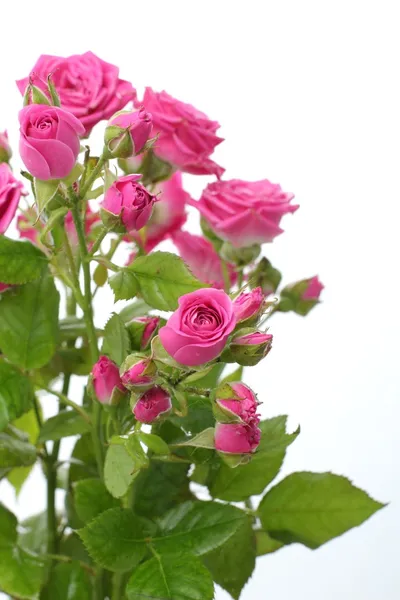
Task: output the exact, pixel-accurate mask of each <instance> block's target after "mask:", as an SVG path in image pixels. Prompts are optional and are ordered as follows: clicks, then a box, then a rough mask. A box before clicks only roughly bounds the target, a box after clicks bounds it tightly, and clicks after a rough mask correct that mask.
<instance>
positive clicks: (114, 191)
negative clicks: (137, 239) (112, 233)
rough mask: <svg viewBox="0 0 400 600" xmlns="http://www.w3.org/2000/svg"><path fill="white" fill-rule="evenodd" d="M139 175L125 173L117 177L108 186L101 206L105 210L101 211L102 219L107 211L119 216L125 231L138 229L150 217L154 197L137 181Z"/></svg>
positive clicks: (105, 217)
mask: <svg viewBox="0 0 400 600" xmlns="http://www.w3.org/2000/svg"><path fill="white" fill-rule="evenodd" d="M140 177H141V175H125V176H124V177H119V178H118V179H117V181H115V182H114V183H113V184H112V185H111V187H109V188H108V190H107V192H106V194H105V196H104V200H103V202H102V203H101V207H102V208H103V209H104V210H105V211H106V216H104V215H103V213H102V218H103V220H105V219H107V213H109V214H111V215H112V216H114V217H119V218H120V219H121V223H122V225H123V226H124V228H125V229H126V231H128V232H131V231H139V230H140V229H142V227H144V226H145V225H146V223H147V222H148V220H149V219H150V217H151V213H152V210H153V205H154V202H155V201H156V197H155V196H154V195H153V194H150V193H149V192H148V191H147V190H146V188H145V187H144V186H143V185H142V184H141V183H138V181H139V179H140Z"/></svg>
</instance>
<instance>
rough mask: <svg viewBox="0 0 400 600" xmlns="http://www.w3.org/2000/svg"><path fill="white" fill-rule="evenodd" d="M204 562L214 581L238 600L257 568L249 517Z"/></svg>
mask: <svg viewBox="0 0 400 600" xmlns="http://www.w3.org/2000/svg"><path fill="white" fill-rule="evenodd" d="M203 561H204V564H205V566H206V567H207V569H208V570H209V571H210V572H211V575H212V578H213V579H214V581H215V582H216V583H218V585H220V586H221V587H222V588H224V590H226V591H227V592H229V593H230V595H231V596H232V597H233V598H234V599H235V600H238V598H239V597H240V593H241V591H242V589H243V587H244V586H245V584H246V583H247V581H248V580H249V578H250V577H251V574H252V573H253V571H254V568H255V566H256V552H255V539H254V532H253V529H252V523H251V519H250V518H249V517H247V518H246V519H245V520H244V521H243V523H242V525H241V526H240V527H239V529H238V530H237V531H236V532H235V533H234V534H233V535H232V537H230V538H229V540H228V541H227V542H225V544H224V545H223V546H221V547H220V548H218V549H217V550H213V551H212V552H209V553H208V554H206V555H205V556H204V557H203Z"/></svg>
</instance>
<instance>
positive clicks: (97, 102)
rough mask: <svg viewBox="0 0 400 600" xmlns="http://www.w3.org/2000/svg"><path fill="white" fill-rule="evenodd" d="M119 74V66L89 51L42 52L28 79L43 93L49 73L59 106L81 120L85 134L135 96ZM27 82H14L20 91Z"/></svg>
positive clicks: (132, 89) (45, 90) (23, 89)
mask: <svg viewBox="0 0 400 600" xmlns="http://www.w3.org/2000/svg"><path fill="white" fill-rule="evenodd" d="M118 73H119V69H118V67H115V66H114V65H110V64H109V63H107V62H105V61H104V60H101V59H100V58H98V57H97V56H96V55H95V54H93V53H92V52H85V54H77V55H74V56H69V57H68V58H63V57H60V56H49V55H45V54H44V55H42V56H41V57H40V58H39V60H38V61H37V63H36V64H35V66H34V67H33V69H32V73H31V77H30V79H31V81H32V83H34V84H35V85H36V86H37V87H39V88H40V89H41V90H42V91H43V92H45V93H46V92H47V84H46V81H47V78H48V76H49V75H50V74H51V77H52V81H53V83H54V85H55V87H56V89H57V92H58V94H59V96H60V100H61V105H62V106H63V108H65V110H68V111H69V112H71V113H72V114H73V115H75V117H77V118H78V119H79V120H80V121H81V123H82V125H83V127H84V129H85V134H86V135H88V134H89V132H90V130H91V129H92V127H94V125H96V123H98V122H99V121H102V120H103V119H109V118H110V117H111V115H113V114H114V113H115V112H116V111H117V110H121V109H122V108H124V106H126V104H127V103H128V102H129V101H131V100H134V99H135V97H136V90H135V89H134V88H133V87H132V85H131V84H130V83H128V82H127V81H123V80H122V79H119V77H118ZM28 84H29V77H26V78H25V79H21V80H20V81H17V86H18V89H19V91H20V92H21V94H24V93H25V90H26V87H27V86H28Z"/></svg>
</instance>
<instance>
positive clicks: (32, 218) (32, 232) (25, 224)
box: [17, 208, 41, 246]
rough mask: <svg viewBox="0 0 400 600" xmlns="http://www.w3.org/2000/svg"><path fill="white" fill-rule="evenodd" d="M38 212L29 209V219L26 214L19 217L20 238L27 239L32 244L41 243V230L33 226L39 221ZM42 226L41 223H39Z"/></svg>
mask: <svg viewBox="0 0 400 600" xmlns="http://www.w3.org/2000/svg"><path fill="white" fill-rule="evenodd" d="M37 218H38V216H37V212H36V211H35V209H33V208H30V209H29V218H28V216H27V215H26V214H22V215H18V217H17V229H18V232H19V237H20V238H22V239H27V240H30V241H31V242H32V244H35V246H37V244H38V243H39V229H36V227H34V226H33V223H35V222H36V221H37ZM37 222H38V224H39V225H40V224H41V222H40V221H37Z"/></svg>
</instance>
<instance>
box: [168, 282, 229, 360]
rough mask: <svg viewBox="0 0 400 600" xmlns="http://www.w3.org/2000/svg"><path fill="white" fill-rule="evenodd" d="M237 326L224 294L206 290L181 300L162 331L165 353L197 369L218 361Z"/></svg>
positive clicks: (219, 291) (192, 293)
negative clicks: (212, 361)
mask: <svg viewBox="0 0 400 600" xmlns="http://www.w3.org/2000/svg"><path fill="white" fill-rule="evenodd" d="M235 325H236V318H235V314H234V312H233V306H232V301H231V299H230V298H229V296H228V295H227V294H225V292H223V291H221V290H216V289H214V288H207V289H205V288H203V289H200V290H197V291H196V292H191V293H190V294H185V295H184V296H181V297H180V298H179V308H178V310H176V311H175V312H174V314H173V315H172V316H171V317H170V318H169V320H168V322H167V324H166V325H165V326H164V327H162V328H161V329H160V334H159V335H160V339H161V342H162V345H163V346H164V348H165V350H166V351H167V352H168V354H170V355H171V356H172V357H173V358H174V359H175V360H176V361H177V362H178V363H180V364H182V365H188V366H196V365H202V364H204V363H207V362H209V361H211V360H214V358H217V356H219V354H221V352H222V350H223V349H224V347H225V345H226V342H227V340H228V337H229V335H230V334H231V333H232V331H233V330H234V328H235Z"/></svg>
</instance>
